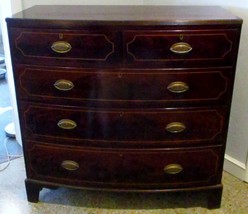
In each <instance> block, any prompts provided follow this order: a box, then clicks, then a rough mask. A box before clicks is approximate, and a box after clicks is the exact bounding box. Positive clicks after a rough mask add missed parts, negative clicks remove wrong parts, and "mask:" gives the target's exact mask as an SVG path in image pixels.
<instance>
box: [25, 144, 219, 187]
mask: <svg viewBox="0 0 248 214" xmlns="http://www.w3.org/2000/svg"><path fill="white" fill-rule="evenodd" d="M29 143H30V145H32V144H33V143H32V142H29ZM222 155H223V149H222V147H217V148H211V147H210V148H205V149H201V148H199V149H192V148H191V149H185V148H184V149H174V150H173V149H172V150H170V149H169V150H166V149H164V150H160V151H159V150H104V149H82V148H66V147H54V146H47V145H43V144H37V143H35V144H34V145H33V146H32V147H30V148H29V149H28V151H27V158H28V161H29V163H30V165H29V167H28V168H27V170H28V177H29V178H32V179H42V180H44V179H45V180H46V181H49V182H56V183H59V184H73V185H75V184H77V185H83V186H87V185H90V186H91V187H108V188H113V189H114V188H124V187H127V188H129V187H130V188H132V189H150V188H151V189H152V188H156V187H158V186H159V187H162V188H166V187H186V186H192V187H193V186H198V185H205V184H214V183H216V182H220V181H219V179H220V175H221V165H222Z"/></svg>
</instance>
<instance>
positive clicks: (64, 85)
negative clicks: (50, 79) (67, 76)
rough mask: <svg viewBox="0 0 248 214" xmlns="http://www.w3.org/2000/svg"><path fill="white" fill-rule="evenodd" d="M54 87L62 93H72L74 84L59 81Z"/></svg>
mask: <svg viewBox="0 0 248 214" xmlns="http://www.w3.org/2000/svg"><path fill="white" fill-rule="evenodd" d="M53 85H54V87H55V88H56V89H58V90H60V91H70V90H72V89H73V88H74V84H73V82H71V81H70V80H64V79H61V80H57V81H56V82H55V83H54V84H53Z"/></svg>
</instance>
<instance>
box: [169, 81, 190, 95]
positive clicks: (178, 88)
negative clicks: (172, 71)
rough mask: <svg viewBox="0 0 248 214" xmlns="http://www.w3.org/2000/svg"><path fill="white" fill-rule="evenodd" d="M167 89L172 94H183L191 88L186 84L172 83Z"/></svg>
mask: <svg viewBox="0 0 248 214" xmlns="http://www.w3.org/2000/svg"><path fill="white" fill-rule="evenodd" d="M167 89H168V90H169V91H170V92H172V93H183V92H185V91H188V90H189V86H188V85H187V84H186V83H185V82H180V81H176V82H171V83H170V84H169V85H168V87H167Z"/></svg>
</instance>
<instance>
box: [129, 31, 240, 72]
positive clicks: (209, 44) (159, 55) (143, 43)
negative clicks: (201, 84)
mask: <svg viewBox="0 0 248 214" xmlns="http://www.w3.org/2000/svg"><path fill="white" fill-rule="evenodd" d="M238 39H239V31H238V30H237V29H233V30H232V29H231V30H222V29H220V30H211V29H203V30H180V29H177V30H168V31H135V30H134V31H126V32H124V43H125V56H126V61H127V63H129V64H132V63H134V64H139V65H144V66H152V67H153V66H163V67H168V66H172V67H188V66H192V67H196V66H197V67H202V66H217V65H229V66H231V65H235V62H236V60H235V57H236V52H237V44H238V42H237V41H238Z"/></svg>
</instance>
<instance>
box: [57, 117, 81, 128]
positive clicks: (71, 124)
mask: <svg viewBox="0 0 248 214" xmlns="http://www.w3.org/2000/svg"><path fill="white" fill-rule="evenodd" d="M57 125H58V127H59V128H61V129H75V128H76V127H77V123H76V122H75V121H73V120H69V119H62V120H60V121H59V122H58V123H57Z"/></svg>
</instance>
